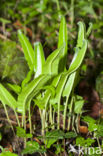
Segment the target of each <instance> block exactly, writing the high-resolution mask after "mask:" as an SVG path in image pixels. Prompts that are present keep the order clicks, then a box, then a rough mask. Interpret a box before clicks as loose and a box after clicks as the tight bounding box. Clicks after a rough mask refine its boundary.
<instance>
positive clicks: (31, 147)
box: [22, 141, 46, 154]
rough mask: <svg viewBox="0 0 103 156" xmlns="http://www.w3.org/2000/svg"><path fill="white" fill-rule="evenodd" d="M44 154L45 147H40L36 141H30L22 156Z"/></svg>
mask: <svg viewBox="0 0 103 156" xmlns="http://www.w3.org/2000/svg"><path fill="white" fill-rule="evenodd" d="M36 152H38V153H44V152H46V150H45V149H44V147H43V146H41V147H40V145H39V144H38V143H37V142H35V141H28V142H27V143H26V148H25V149H24V150H23V151H22V154H33V153H36Z"/></svg>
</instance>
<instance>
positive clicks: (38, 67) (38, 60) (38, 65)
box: [34, 42, 45, 77]
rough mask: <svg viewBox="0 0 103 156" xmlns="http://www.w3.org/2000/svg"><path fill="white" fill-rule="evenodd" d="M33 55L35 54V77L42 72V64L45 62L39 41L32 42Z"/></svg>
mask: <svg viewBox="0 0 103 156" xmlns="http://www.w3.org/2000/svg"><path fill="white" fill-rule="evenodd" d="M34 55H35V71H36V73H35V77H38V76H39V75H40V74H42V71H43V65H44V63H45V57H44V52H43V47H42V45H41V43H40V42H36V43H35V44H34Z"/></svg>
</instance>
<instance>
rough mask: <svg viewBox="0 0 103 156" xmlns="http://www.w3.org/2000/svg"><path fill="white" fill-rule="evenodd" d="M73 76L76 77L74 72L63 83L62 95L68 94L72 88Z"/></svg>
mask: <svg viewBox="0 0 103 156" xmlns="http://www.w3.org/2000/svg"><path fill="white" fill-rule="evenodd" d="M75 77H76V72H74V73H72V74H71V75H70V76H69V78H68V80H67V83H66V85H65V88H64V90H63V97H65V96H66V97H67V96H70V93H71V90H72V89H73V84H74V80H75Z"/></svg>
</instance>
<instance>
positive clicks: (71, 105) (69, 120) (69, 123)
mask: <svg viewBox="0 0 103 156" xmlns="http://www.w3.org/2000/svg"><path fill="white" fill-rule="evenodd" d="M72 108H73V96H72V98H71V102H70V111H69V112H70V116H69V118H68V128H67V129H68V131H69V130H70V125H71V118H72V117H71V114H72Z"/></svg>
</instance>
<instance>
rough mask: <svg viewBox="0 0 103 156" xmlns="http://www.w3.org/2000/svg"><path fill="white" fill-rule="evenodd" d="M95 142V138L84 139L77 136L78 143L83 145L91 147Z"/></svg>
mask: <svg viewBox="0 0 103 156" xmlns="http://www.w3.org/2000/svg"><path fill="white" fill-rule="evenodd" d="M94 142H95V140H93V139H91V138H88V139H84V138H83V137H77V138H76V145H77V146H78V145H80V146H82V147H89V146H92V144H93V143H94Z"/></svg>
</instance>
